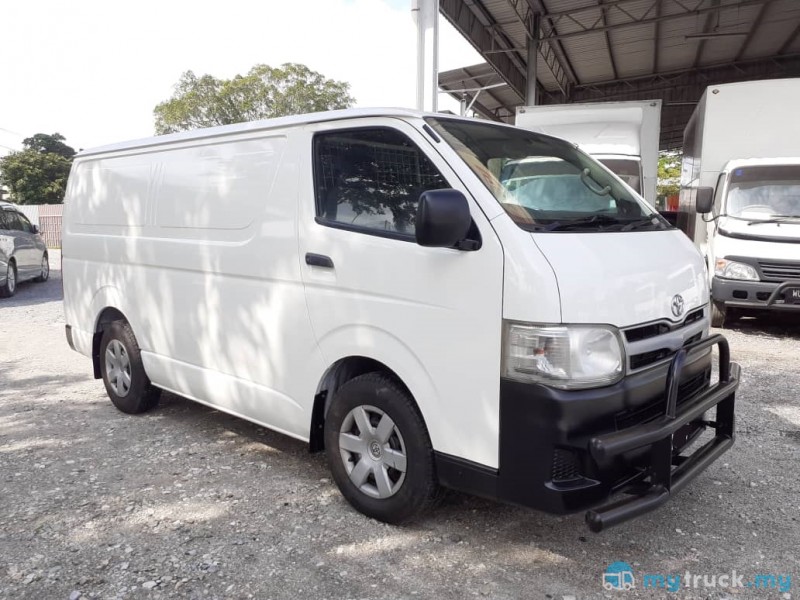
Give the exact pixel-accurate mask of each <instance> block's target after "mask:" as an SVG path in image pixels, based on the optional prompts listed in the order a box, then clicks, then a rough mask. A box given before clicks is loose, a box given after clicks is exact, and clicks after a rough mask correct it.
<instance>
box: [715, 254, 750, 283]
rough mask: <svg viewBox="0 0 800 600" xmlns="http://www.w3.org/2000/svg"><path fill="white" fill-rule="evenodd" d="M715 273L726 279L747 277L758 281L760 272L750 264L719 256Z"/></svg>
mask: <svg viewBox="0 0 800 600" xmlns="http://www.w3.org/2000/svg"><path fill="white" fill-rule="evenodd" d="M714 275H716V276H717V277H724V278H725V279H747V280H749V281H758V280H759V279H758V273H757V272H756V270H755V269H754V268H753V267H751V266H750V265H746V264H744V263H740V262H735V261H733V260H727V259H725V258H718V259H717V264H716V267H715V269H714Z"/></svg>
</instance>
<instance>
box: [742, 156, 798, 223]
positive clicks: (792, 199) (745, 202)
mask: <svg viewBox="0 0 800 600" xmlns="http://www.w3.org/2000/svg"><path fill="white" fill-rule="evenodd" d="M727 203H728V206H727V214H728V216H730V217H734V218H737V219H745V220H747V221H761V220H774V219H776V218H780V219H787V220H792V221H794V220H800V165H770V166H763V167H740V168H738V169H734V170H733V171H732V172H731V174H730V183H729V184H728V194H727Z"/></svg>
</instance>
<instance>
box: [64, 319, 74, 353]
mask: <svg viewBox="0 0 800 600" xmlns="http://www.w3.org/2000/svg"><path fill="white" fill-rule="evenodd" d="M64 329H65V332H66V334H67V344H69V347H70V348H72V349H73V350H75V340H73V339H72V325H64Z"/></svg>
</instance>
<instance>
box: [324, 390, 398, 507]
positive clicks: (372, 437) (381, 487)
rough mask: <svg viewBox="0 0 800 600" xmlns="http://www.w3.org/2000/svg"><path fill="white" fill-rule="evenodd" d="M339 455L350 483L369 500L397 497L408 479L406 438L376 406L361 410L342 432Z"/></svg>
mask: <svg viewBox="0 0 800 600" xmlns="http://www.w3.org/2000/svg"><path fill="white" fill-rule="evenodd" d="M339 454H340V455H341V458H342V462H343V463H344V467H345V470H346V471H347V475H348V477H349V478H350V481H351V482H352V483H353V485H355V486H356V487H357V488H358V489H359V491H361V492H363V493H364V494H366V495H367V496H370V497H372V498H378V499H381V500H382V499H385V498H389V497H391V496H393V495H394V494H396V493H397V492H398V491H399V490H400V488H401V487H402V485H403V482H404V481H405V477H406V468H407V463H408V459H407V456H406V446H405V442H404V441H403V436H402V434H401V433H400V430H399V429H398V428H397V425H396V424H395V422H394V421H393V420H392V418H391V417H390V416H389V415H388V414H386V413H385V412H384V411H382V410H381V409H379V408H376V407H374V406H366V405H362V406H357V407H355V408H354V409H353V410H351V411H350V412H349V413H347V416H346V417H345V418H344V421H343V422H342V426H341V428H340V430H339Z"/></svg>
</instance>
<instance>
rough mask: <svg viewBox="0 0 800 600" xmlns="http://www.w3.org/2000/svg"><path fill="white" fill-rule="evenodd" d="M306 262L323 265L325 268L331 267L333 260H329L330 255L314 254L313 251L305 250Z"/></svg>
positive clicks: (316, 265)
mask: <svg viewBox="0 0 800 600" xmlns="http://www.w3.org/2000/svg"><path fill="white" fill-rule="evenodd" d="M306 264H307V265H309V266H312V267H323V268H325V269H332V268H333V260H331V257H330V256H325V255H324V254H314V253H313V252H306Z"/></svg>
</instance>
